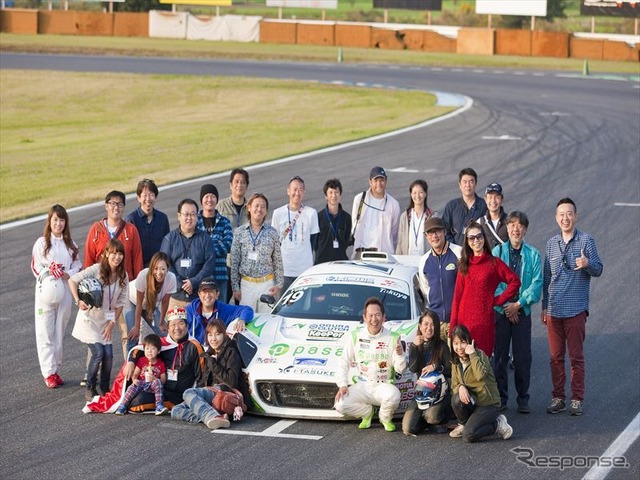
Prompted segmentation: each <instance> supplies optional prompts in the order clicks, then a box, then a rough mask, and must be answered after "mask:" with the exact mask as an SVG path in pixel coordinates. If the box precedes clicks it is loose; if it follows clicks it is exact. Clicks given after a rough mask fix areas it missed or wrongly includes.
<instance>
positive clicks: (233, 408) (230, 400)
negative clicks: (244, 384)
mask: <svg viewBox="0 0 640 480" xmlns="http://www.w3.org/2000/svg"><path fill="white" fill-rule="evenodd" d="M207 388H208V389H209V390H211V391H213V393H214V394H215V396H214V397H213V402H212V406H213V408H215V409H216V410H217V411H218V412H219V413H221V414H225V413H226V414H227V415H236V416H238V413H239V412H238V409H239V410H240V412H242V413H244V412H246V411H247V405H246V404H245V403H244V398H243V396H242V393H240V391H239V390H238V389H236V388H233V387H230V386H229V385H227V384H226V383H216V384H215V385H214V386H212V387H207ZM239 416H240V417H241V416H242V414H240V415H239Z"/></svg>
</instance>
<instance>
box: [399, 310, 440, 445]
mask: <svg viewBox="0 0 640 480" xmlns="http://www.w3.org/2000/svg"><path fill="white" fill-rule="evenodd" d="M409 370H411V371H412V372H413V373H415V374H417V376H418V377H420V376H421V375H424V374H427V373H431V372H434V371H435V372H440V373H442V374H444V376H445V378H446V379H447V381H448V382H449V381H450V378H451V352H450V351H449V347H448V346H447V344H446V343H445V342H444V341H442V339H441V338H440V318H439V317H438V314H437V313H436V312H435V311H433V310H427V311H425V312H424V313H423V314H422V316H421V317H420V321H419V323H418V334H417V335H416V337H415V338H414V339H413V342H412V343H411V344H410V345H409ZM450 405H451V399H450V396H449V393H448V392H447V393H446V396H445V398H444V399H443V400H442V401H441V402H440V403H437V404H436V405H433V406H431V407H429V408H427V409H426V410H420V409H418V404H417V403H416V401H415V400H412V401H411V403H410V404H409V407H408V408H407V411H406V412H405V414H404V417H403V419H402V432H403V433H404V434H405V435H416V434H418V433H420V432H421V431H422V430H424V429H425V428H427V427H428V426H430V425H441V424H442V423H446V421H447V411H448V409H449V406H450ZM436 432H437V433H446V432H447V429H446V427H445V426H441V427H436Z"/></svg>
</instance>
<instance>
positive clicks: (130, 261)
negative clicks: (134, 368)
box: [83, 190, 142, 358]
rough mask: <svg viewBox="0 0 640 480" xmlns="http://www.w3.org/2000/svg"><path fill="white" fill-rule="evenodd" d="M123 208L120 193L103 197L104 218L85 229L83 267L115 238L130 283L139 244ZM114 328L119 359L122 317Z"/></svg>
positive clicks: (136, 265)
mask: <svg viewBox="0 0 640 480" xmlns="http://www.w3.org/2000/svg"><path fill="white" fill-rule="evenodd" d="M124 206H125V196H124V193H122V192H119V191H117V190H113V191H111V192H109V193H108V194H107V196H106V197H105V199H104V209H105V210H106V211H107V216H106V217H105V218H103V219H101V220H98V221H97V222H94V224H93V225H91V228H90V229H89V233H88V234H87V241H86V242H85V244H84V265H83V268H87V267H90V266H91V265H93V264H94V263H98V262H99V261H100V257H101V256H102V253H103V252H104V249H105V247H106V246H107V243H108V242H109V240H110V239H112V238H117V239H118V240H120V241H121V242H122V244H123V245H124V267H125V269H126V271H127V275H128V276H129V281H130V282H133V281H135V279H136V278H137V276H138V273H140V270H142V244H141V243H140V235H139V234H138V229H137V228H136V227H135V225H133V224H131V223H128V222H125V221H124V220H123V219H122V217H123V214H124ZM118 325H119V326H120V331H121V332H122V352H123V356H124V358H127V324H126V322H125V320H124V315H120V318H118Z"/></svg>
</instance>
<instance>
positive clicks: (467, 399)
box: [449, 325, 513, 442]
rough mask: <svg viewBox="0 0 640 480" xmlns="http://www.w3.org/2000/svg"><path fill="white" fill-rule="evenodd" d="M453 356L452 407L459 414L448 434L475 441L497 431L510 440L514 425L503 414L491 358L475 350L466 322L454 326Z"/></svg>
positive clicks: (467, 440)
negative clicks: (456, 423) (500, 410)
mask: <svg viewBox="0 0 640 480" xmlns="http://www.w3.org/2000/svg"><path fill="white" fill-rule="evenodd" d="M452 338H453V343H452V345H453V352H454V355H453V360H452V364H453V365H452V367H451V392H452V398H451V407H452V408H453V411H454V413H455V414H456V417H457V418H458V426H457V427H456V428H454V429H453V430H452V431H451V433H450V434H449V435H450V436H451V437H453V438H460V437H462V438H464V440H465V442H476V441H478V440H480V439H481V438H483V437H486V436H489V435H493V434H494V433H497V434H498V435H499V436H500V437H501V438H503V439H504V440H507V439H509V438H511V435H512V434H513V428H511V426H510V425H509V424H508V423H507V418H506V417H505V416H504V415H502V414H500V415H498V413H499V412H498V408H499V407H500V394H499V393H498V385H497V384H496V379H495V377H494V376H493V369H492V368H491V364H490V362H489V358H488V357H487V356H486V355H485V354H484V353H483V352H482V350H476V348H475V342H474V341H473V340H471V335H470V334H469V330H467V327H465V326H464V325H458V326H457V327H456V328H454V329H453V333H452Z"/></svg>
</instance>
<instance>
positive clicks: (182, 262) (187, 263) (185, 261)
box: [180, 258, 191, 268]
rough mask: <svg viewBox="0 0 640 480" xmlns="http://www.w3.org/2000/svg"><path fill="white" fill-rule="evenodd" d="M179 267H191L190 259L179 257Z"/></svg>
mask: <svg viewBox="0 0 640 480" xmlns="http://www.w3.org/2000/svg"><path fill="white" fill-rule="evenodd" d="M180 267H181V268H191V259H190V258H181V259H180Z"/></svg>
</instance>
